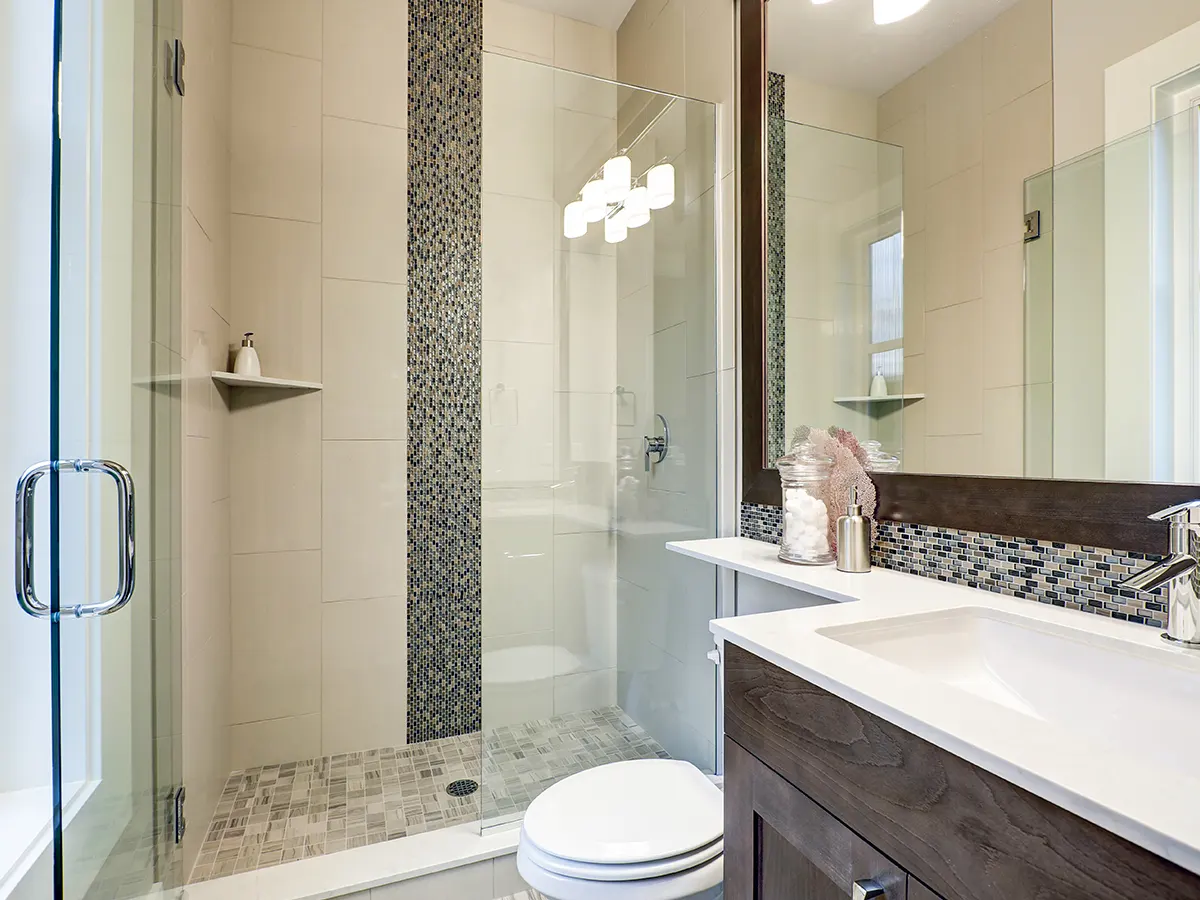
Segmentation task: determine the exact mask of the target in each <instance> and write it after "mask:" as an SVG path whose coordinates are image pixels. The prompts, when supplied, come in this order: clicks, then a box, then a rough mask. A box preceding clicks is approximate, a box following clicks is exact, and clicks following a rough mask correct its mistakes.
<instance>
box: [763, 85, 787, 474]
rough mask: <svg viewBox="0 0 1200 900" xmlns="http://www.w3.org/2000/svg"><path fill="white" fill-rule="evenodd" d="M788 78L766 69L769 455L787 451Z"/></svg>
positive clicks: (775, 455)
mask: <svg viewBox="0 0 1200 900" xmlns="http://www.w3.org/2000/svg"><path fill="white" fill-rule="evenodd" d="M784 85H785V80H784V77H783V76H782V75H779V74H776V73H775V72H768V73H767V298H766V300H767V304H766V305H767V309H766V313H765V317H766V320H767V340H766V349H767V353H766V356H767V359H766V366H767V436H766V437H767V458H768V459H772V460H774V459H778V458H779V457H781V456H783V454H784V453H785V452H787V435H785V434H784V429H785V421H784V420H785V413H784V409H785V403H786V399H787V396H786V385H787V378H786V376H785V370H784V363H785V358H784V353H785V347H786V341H785V339H784V337H785V333H786V331H787V308H786V305H785V293H786V289H787V285H786V279H787V197H786V188H787V123H786V122H785V121H784V116H785V114H786V113H785V104H784V100H785V99H786V94H785V91H784Z"/></svg>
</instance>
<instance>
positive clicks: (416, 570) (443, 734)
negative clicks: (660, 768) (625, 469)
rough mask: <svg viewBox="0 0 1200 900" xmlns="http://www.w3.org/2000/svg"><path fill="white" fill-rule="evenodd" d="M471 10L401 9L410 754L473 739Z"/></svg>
mask: <svg viewBox="0 0 1200 900" xmlns="http://www.w3.org/2000/svg"><path fill="white" fill-rule="evenodd" d="M482 90H483V0H410V2H409V4H408V454H407V462H408V514H407V515H408V601H407V605H408V678H407V681H408V684H407V699H408V713H407V721H406V727H407V732H408V742H409V743H419V742H422V741H428V740H433V739H436V738H449V737H454V736H455V735H461V734H469V733H471V732H474V731H478V730H479V728H480V725H481V720H480V714H481V708H482V702H481V697H482V694H481V688H480V681H481V649H480V647H481V641H482V637H481V603H480V598H481V592H482V587H481V585H482V568H483V550H482V536H481V523H480V503H481V497H482V494H481V491H482V485H481V483H480V476H479V473H480V471H481V463H480V459H481V450H480V427H479V422H480V406H481V400H480V384H481V375H482V373H481V361H482V332H481V314H482V308H483V269H482V262H481V256H482V246H481V244H482V239H481V236H480V234H481V231H480V228H481V226H480V222H481V214H480V185H481V171H482V151H481V147H482V135H483V94H482Z"/></svg>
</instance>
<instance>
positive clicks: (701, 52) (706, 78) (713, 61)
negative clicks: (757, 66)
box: [684, 2, 737, 176]
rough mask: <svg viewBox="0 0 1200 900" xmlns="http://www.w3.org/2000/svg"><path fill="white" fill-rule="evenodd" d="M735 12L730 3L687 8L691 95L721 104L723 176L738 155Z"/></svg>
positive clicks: (687, 70) (719, 131)
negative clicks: (735, 135)
mask: <svg viewBox="0 0 1200 900" xmlns="http://www.w3.org/2000/svg"><path fill="white" fill-rule="evenodd" d="M733 14H734V7H733V5H732V4H729V3H723V2H722V3H716V4H713V3H709V4H707V5H702V4H699V3H694V4H693V5H692V6H689V7H688V9H687V12H686V19H687V21H686V22H685V25H686V28H687V30H686V32H685V33H684V57H685V59H684V63H685V65H684V69H685V74H686V82H685V83H686V86H687V96H689V97H696V98H697V99H700V100H708V101H710V102H712V103H717V104H720V109H719V110H718V112H717V116H718V119H717V141H718V143H719V145H720V154H721V155H720V160H721V162H720V169H719V172H720V174H721V175H722V176H724V175H727V174H729V173H731V172H732V171H733V169H734V163H735V157H736V151H735V146H736V145H735V137H734V132H735V129H736V121H737V117H736V116H735V115H734V108H735V104H736V88H735V87H734V85H735V83H736V82H735V79H734V53H733V48H734V24H733Z"/></svg>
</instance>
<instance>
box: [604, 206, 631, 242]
mask: <svg viewBox="0 0 1200 900" xmlns="http://www.w3.org/2000/svg"><path fill="white" fill-rule="evenodd" d="M628 235H629V223H628V220H627V219H626V217H625V210H623V209H620V210H617V211H616V212H615V213H613V214H612V215H611V216H609V217H608V218H607V219H605V220H604V240H605V242H606V243H609V244H619V243H621V241H623V240H625V238H626V237H627V236H628Z"/></svg>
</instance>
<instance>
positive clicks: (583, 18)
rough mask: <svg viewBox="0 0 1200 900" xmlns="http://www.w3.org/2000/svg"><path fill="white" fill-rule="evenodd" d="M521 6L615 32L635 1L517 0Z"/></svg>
mask: <svg viewBox="0 0 1200 900" xmlns="http://www.w3.org/2000/svg"><path fill="white" fill-rule="evenodd" d="M515 2H517V3H519V4H520V5H521V6H532V7H533V8H534V9H544V10H546V11H547V12H552V13H554V14H555V15H558V16H566V17H567V18H568V19H578V20H579V21H580V22H591V23H592V24H593V25H600V26H601V27H603V28H609V29H611V30H613V31H616V30H617V27H618V26H619V25H620V24H621V23H622V22H624V21H625V14H626V13H628V12H629V7H631V6H633V0H515Z"/></svg>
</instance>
